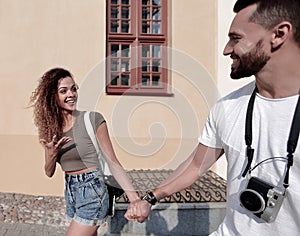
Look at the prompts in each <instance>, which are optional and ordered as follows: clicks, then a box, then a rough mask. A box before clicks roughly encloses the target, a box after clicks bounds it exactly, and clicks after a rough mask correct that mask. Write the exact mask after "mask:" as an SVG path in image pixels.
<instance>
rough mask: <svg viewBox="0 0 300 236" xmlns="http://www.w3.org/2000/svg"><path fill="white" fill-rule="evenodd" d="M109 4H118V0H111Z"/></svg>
mask: <svg viewBox="0 0 300 236" xmlns="http://www.w3.org/2000/svg"><path fill="white" fill-rule="evenodd" d="M110 2H111V4H118V3H119V0H111V1H110Z"/></svg>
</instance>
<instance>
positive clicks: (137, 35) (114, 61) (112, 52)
mask: <svg viewBox="0 0 300 236" xmlns="http://www.w3.org/2000/svg"><path fill="white" fill-rule="evenodd" d="M167 2H168V0H107V44H106V45H107V48H106V52H107V58H108V59H107V67H106V72H107V73H106V75H107V76H106V79H107V81H106V82H107V86H106V88H107V89H106V90H107V93H108V94H124V93H126V94H153V95H155V94H156V95H167V87H168V86H167V84H168V78H167V77H168V73H167V63H168V61H167V60H168V58H167V50H166V47H167V42H168V38H167V32H168V29H167V26H168V23H167V20H168V6H167Z"/></svg>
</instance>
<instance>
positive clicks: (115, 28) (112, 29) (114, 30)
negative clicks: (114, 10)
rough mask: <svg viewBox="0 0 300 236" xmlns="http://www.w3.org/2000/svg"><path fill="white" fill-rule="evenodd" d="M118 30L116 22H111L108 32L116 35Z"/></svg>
mask: <svg viewBox="0 0 300 236" xmlns="http://www.w3.org/2000/svg"><path fill="white" fill-rule="evenodd" d="M118 28H119V23H118V21H117V20H112V21H111V23H110V32H113V33H117V32H118Z"/></svg>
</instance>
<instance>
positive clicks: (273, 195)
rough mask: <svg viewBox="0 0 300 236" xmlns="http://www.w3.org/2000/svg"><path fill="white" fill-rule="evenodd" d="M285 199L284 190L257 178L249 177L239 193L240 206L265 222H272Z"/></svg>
mask: <svg viewBox="0 0 300 236" xmlns="http://www.w3.org/2000/svg"><path fill="white" fill-rule="evenodd" d="M284 197H285V189H284V188H279V187H274V186H272V185H270V184H268V183H266V182H264V181H262V180H261V179H259V178H257V177H251V178H250V179H249V181H248V184H247V188H246V189H245V190H243V191H242V192H241V193H240V203H241V206H242V207H243V208H245V209H247V210H248V211H250V212H252V213H253V214H254V215H256V216H257V217H259V218H261V219H263V220H264V221H266V222H272V221H274V220H275V218H276V217H277V214H278V212H279V210H280V207H281V205H282V202H283V199H284Z"/></svg>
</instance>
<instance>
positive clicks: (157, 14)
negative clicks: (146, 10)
mask: <svg viewBox="0 0 300 236" xmlns="http://www.w3.org/2000/svg"><path fill="white" fill-rule="evenodd" d="M152 19H153V20H160V8H153V12H152Z"/></svg>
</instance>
